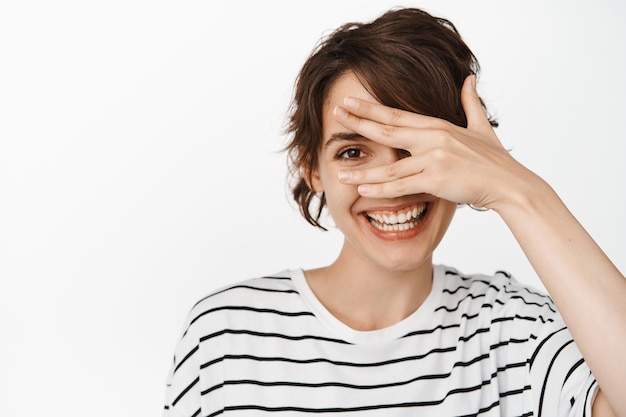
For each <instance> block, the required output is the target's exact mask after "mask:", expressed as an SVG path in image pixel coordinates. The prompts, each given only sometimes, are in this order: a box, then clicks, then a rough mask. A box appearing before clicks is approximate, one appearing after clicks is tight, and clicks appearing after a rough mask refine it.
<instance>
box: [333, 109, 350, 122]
mask: <svg viewBox="0 0 626 417" xmlns="http://www.w3.org/2000/svg"><path fill="white" fill-rule="evenodd" d="M334 113H335V116H336V117H337V118H338V119H347V118H348V112H347V111H345V110H344V109H342V108H341V107H339V106H337V107H335V111H334Z"/></svg>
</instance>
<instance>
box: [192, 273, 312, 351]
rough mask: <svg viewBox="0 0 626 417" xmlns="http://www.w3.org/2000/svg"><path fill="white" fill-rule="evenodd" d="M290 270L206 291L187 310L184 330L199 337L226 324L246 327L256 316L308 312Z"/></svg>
mask: <svg viewBox="0 0 626 417" xmlns="http://www.w3.org/2000/svg"><path fill="white" fill-rule="evenodd" d="M293 274H294V271H292V270H284V271H281V272H278V273H275V274H270V275H265V276H261V277H258V278H252V279H247V280H242V281H238V282H235V283H232V284H229V285H226V286H224V287H221V288H219V289H216V290H215V291H213V292H211V293H209V294H208V295H206V296H205V297H203V298H201V299H200V300H199V301H198V302H196V303H195V304H194V305H193V307H192V308H191V309H190V311H189V314H188V316H187V320H186V322H185V332H190V333H193V334H195V335H196V337H194V338H200V339H201V338H203V337H206V335H207V334H213V333H215V332H221V331H223V329H225V328H228V327H238V326H243V327H246V326H250V325H253V324H254V323H255V322H256V321H258V320H259V318H260V317H264V318H267V317H273V318H276V317H281V316H282V317H293V316H299V315H309V314H310V313H309V312H308V311H304V305H303V303H302V300H301V297H300V294H299V293H298V291H297V289H296V287H295V285H294V282H293V280H292V276H293Z"/></svg>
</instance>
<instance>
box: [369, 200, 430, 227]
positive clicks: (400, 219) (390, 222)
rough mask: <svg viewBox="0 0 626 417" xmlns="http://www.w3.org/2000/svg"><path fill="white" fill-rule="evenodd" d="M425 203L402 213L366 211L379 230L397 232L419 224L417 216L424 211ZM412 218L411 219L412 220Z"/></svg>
mask: <svg viewBox="0 0 626 417" xmlns="http://www.w3.org/2000/svg"><path fill="white" fill-rule="evenodd" d="M425 209H426V204H420V205H419V206H417V207H414V208H413V209H412V210H408V211H407V212H404V213H392V214H380V213H368V216H369V218H370V219H371V223H372V224H373V225H374V226H375V227H376V228H377V229H380V230H383V231H386V232H392V231H394V232H397V231H403V230H409V229H411V228H413V227H415V226H416V225H418V224H419V222H420V221H421V219H419V217H420V216H421V215H422V213H424V210H425ZM412 220H413V221H412Z"/></svg>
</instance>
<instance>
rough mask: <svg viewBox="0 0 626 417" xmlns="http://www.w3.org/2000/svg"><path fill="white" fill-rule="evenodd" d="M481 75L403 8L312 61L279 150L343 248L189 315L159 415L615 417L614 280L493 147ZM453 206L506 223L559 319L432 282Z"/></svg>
mask: <svg viewBox="0 0 626 417" xmlns="http://www.w3.org/2000/svg"><path fill="white" fill-rule="evenodd" d="M477 72H478V63H477V61H476V59H475V57H474V56H473V54H472V53H471V51H470V50H469V49H468V48H467V46H466V45H465V43H464V42H463V40H462V39H461V37H460V36H459V34H458V33H457V31H456V29H455V28H454V26H453V25H452V24H451V23H450V22H448V21H446V20H444V19H439V18H436V17H433V16H431V15H429V14H427V13H425V12H423V11H421V10H418V9H396V10H392V11H389V12H387V13H385V14H384V15H382V16H381V17H380V18H378V19H376V20H375V21H373V22H371V23H367V24H347V25H344V26H342V27H341V28H339V29H338V30H337V31H335V32H334V33H333V34H331V35H330V36H329V37H328V38H326V39H325V40H324V41H323V42H322V43H321V44H320V45H319V46H318V48H317V49H316V50H315V51H314V53H313V54H312V55H311V56H310V57H309V59H308V60H307V62H306V63H305V65H304V66H303V68H302V70H301V72H300V74H299V77H298V80H297V86H296V91H295V97H294V102H293V108H292V114H291V119H290V127H289V131H290V133H291V134H292V138H291V142H290V143H289V144H288V146H287V150H288V152H289V155H290V161H291V162H292V168H293V173H294V176H295V183H294V185H293V195H294V198H295V200H296V201H297V202H298V204H299V206H300V210H301V212H302V214H303V215H304V217H305V218H306V219H307V221H309V222H310V223H311V224H313V225H315V226H318V227H322V228H323V225H322V224H321V221H320V217H321V215H322V212H323V210H325V209H327V210H328V212H329V214H330V215H331V217H332V219H333V221H334V223H335V224H336V226H337V227H338V228H339V229H340V230H341V231H342V233H343V234H344V236H345V240H344V245H343V247H342V249H341V252H340V253H339V255H338V257H337V259H336V260H335V261H334V262H333V263H332V264H330V265H328V266H325V267H321V268H318V269H313V270H307V271H302V270H289V271H283V272H281V273H278V274H275V275H274V276H271V277H263V278H259V279H253V280H250V281H247V282H243V283H239V284H236V285H232V286H229V287H227V288H224V289H221V290H220V291H217V292H215V293H213V294H211V295H210V296H208V297H206V298H204V299H202V300H201V301H200V302H198V304H196V305H195V306H194V307H193V309H192V311H191V313H190V314H189V317H188V321H187V323H186V324H185V327H184V332H183V334H182V337H181V339H180V342H179V344H178V347H177V349H176V354H175V360H174V364H173V366H172V372H171V374H170V378H169V383H168V390H167V399H166V406H165V415H167V416H213V415H220V414H224V413H225V414H232V415H238V416H239V415H241V416H251V415H258V414H260V413H262V412H267V413H279V414H280V415H304V414H309V413H325V414H330V415H342V416H345V415H353V414H354V413H358V415H372V416H374V415H375V416H381V415H409V413H410V415H415V414H419V415H433V416H444V415H451V416H452V415H454V416H459V415H479V414H480V415H516V416H519V415H545V416H561V415H563V416H565V415H581V416H582V415H589V414H590V413H592V412H593V415H594V416H610V415H621V416H624V415H626V401H625V399H624V398H623V396H620V394H623V393H624V392H626V382H625V381H624V380H623V378H622V376H623V375H626V360H625V359H626V355H625V354H624V353H623V349H620V348H619V346H623V345H624V344H626V303H625V302H624V301H626V280H625V279H624V277H623V275H622V274H621V273H620V272H619V271H618V270H617V269H616V268H615V267H614V266H613V264H612V263H611V262H610V260H609V259H607V257H606V256H605V255H604V254H603V252H602V251H601V250H600V248H598V247H597V245H596V244H595V243H594V242H593V240H592V239H591V238H590V237H589V236H588V235H587V233H586V232H585V231H584V229H583V228H582V227H581V226H580V225H579V224H578V222H577V221H576V220H575V219H574V217H573V216H572V215H571V214H570V213H569V211H568V210H567V208H566V207H565V206H564V205H563V203H562V202H561V201H560V200H559V198H558V196H557V195H556V194H555V193H554V191H553V190H552V189H551V188H550V187H549V185H548V184H546V183H545V182H544V181H543V180H542V179H541V178H539V177H538V176H537V175H535V174H534V173H532V172H531V171H529V170H528V169H527V168H525V167H524V166H522V165H521V164H519V163H518V162H517V161H515V160H514V159H513V158H512V157H511V155H510V154H509V153H508V152H507V151H506V150H505V149H504V148H503V147H502V146H501V144H500V142H499V140H498V138H497V137H496V135H495V133H494V131H493V126H494V125H495V121H493V120H490V119H489V118H488V117H487V116H486V115H485V109H484V106H483V103H482V101H481V100H480V98H479V96H478V95H477V93H476V88H475V83H476V76H475V74H476V73H477ZM458 204H469V205H472V206H473V207H478V208H483V209H491V210H494V211H496V212H497V213H498V214H499V215H500V216H501V217H502V219H503V220H504V221H505V222H506V224H507V225H508V227H509V228H510V230H511V232H512V233H513V235H514V236H515V237H516V239H517V240H518V242H519V243H520V245H521V247H522V249H523V250H524V251H525V253H526V255H527V257H528V259H529V260H530V262H531V263H532V265H533V267H534V268H535V270H536V271H537V274H538V276H539V277H540V278H541V280H542V282H543V283H544V284H545V287H546V288H547V290H548V291H549V293H550V295H551V297H552V299H554V301H555V303H556V306H555V305H554V303H553V302H552V299H551V298H550V297H548V296H547V295H543V294H540V293H538V292H536V291H534V290H532V289H529V288H527V287H525V286H524V285H522V284H520V283H518V282H517V281H515V280H514V279H513V278H512V277H511V276H510V275H508V274H507V273H504V272H500V273H497V274H495V275H494V276H479V275H475V276H465V275H463V274H461V273H460V272H458V271H457V270H455V269H454V268H451V267H446V266H441V265H433V263H432V254H433V252H434V250H435V248H436V247H437V245H438V244H439V242H440V241H441V239H442V238H443V236H444V234H445V232H446V229H447V227H448V225H449V223H450V221H451V219H452V217H453V215H454V212H455V210H456V206H457V205H458ZM557 306H558V310H557ZM581 313H583V314H581Z"/></svg>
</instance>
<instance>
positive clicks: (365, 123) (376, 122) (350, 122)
mask: <svg viewBox="0 0 626 417" xmlns="http://www.w3.org/2000/svg"><path fill="white" fill-rule="evenodd" d="M333 113H334V115H335V117H336V119H337V121H338V122H339V123H341V124H342V125H343V126H344V127H346V128H348V129H350V130H353V131H355V132H358V133H360V134H361V135H363V136H364V137H367V138H369V139H371V140H374V141H376V142H379V143H382V144H384V145H388V146H391V147H395V148H401V149H408V148H409V147H410V146H413V145H414V144H415V135H416V134H417V133H419V132H420V131H422V132H423V131H425V130H427V129H435V128H443V127H444V126H443V124H447V122H445V121H444V120H440V119H437V118H434V117H430V116H424V115H421V114H417V113H412V112H410V111H405V110H401V109H397V108H393V107H389V106H385V105H382V104H379V103H372V102H370V101H366V100H361V99H357V98H354V97H346V98H345V99H344V105H343V106H337V107H335V109H334V111H333Z"/></svg>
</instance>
